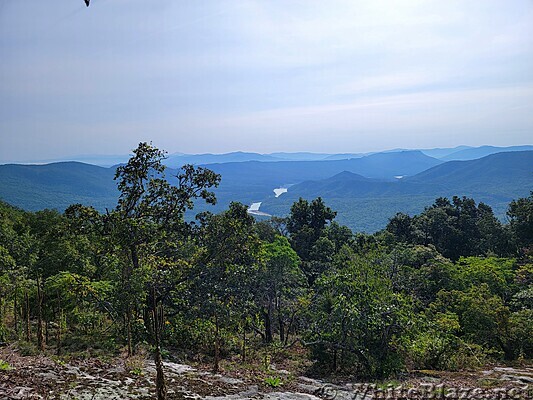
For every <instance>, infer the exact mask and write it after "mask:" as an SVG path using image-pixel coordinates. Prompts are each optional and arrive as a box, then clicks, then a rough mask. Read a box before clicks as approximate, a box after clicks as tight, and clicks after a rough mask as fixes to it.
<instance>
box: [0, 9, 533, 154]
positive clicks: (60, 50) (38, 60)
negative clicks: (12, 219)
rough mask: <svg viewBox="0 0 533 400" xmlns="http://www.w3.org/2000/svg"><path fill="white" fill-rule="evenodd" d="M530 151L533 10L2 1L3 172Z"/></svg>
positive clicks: (0, 112)
mask: <svg viewBox="0 0 533 400" xmlns="http://www.w3.org/2000/svg"><path fill="white" fill-rule="evenodd" d="M140 141H152V142H153V144H154V145H155V146H157V147H159V148H161V149H164V150H167V151H168V152H170V153H174V152H182V153H207V152H212V153H223V152H230V151H255V152H260V153H269V152H274V151H313V152H328V153H335V152H342V153H345V152H354V153H355V152H365V151H377V150H384V149H392V148H398V147H401V148H428V147H453V146H457V145H461V144H465V145H472V146H477V145H482V144H490V145H500V146H508V145H519V144H533V1H532V0H508V1H501V0H498V1H492V0H468V1H464V0H457V1H454V0H449V1H442V0H439V1H417V0H401V1H394V0H388V1H380V0H368V1H356V0H346V1H345V0H328V1H324V0H318V1H315V0H262V1H255V0H234V1H226V0H213V1H210V0H202V1H198V0H91V5H90V7H88V8H87V7H85V4H84V2H83V0H53V1H42V0H24V1H21V0H0V162H12V161H29V160H38V159H52V158H61V157H67V156H73V155H80V154H128V153H129V152H130V150H131V149H133V148H135V147H136V146H137V143H138V142H140Z"/></svg>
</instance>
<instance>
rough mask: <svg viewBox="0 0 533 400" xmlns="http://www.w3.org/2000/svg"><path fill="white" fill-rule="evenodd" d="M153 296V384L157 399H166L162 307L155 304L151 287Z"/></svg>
mask: <svg viewBox="0 0 533 400" xmlns="http://www.w3.org/2000/svg"><path fill="white" fill-rule="evenodd" d="M152 297H153V309H152V321H153V325H154V327H153V329H154V341H155V343H154V344H155V353H154V362H155V369H156V380H155V386H156V391H157V400H166V398H167V387H166V384H165V373H164V371H163V358H162V356H161V330H162V328H163V319H164V318H163V307H162V306H160V307H158V306H157V299H156V295H155V289H152Z"/></svg>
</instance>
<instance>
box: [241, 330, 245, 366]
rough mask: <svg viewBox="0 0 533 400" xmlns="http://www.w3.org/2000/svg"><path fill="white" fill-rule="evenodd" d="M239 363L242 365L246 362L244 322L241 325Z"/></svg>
mask: <svg viewBox="0 0 533 400" xmlns="http://www.w3.org/2000/svg"><path fill="white" fill-rule="evenodd" d="M241 361H242V363H243V364H244V363H245V362H246V322H244V323H243V325H242V352H241Z"/></svg>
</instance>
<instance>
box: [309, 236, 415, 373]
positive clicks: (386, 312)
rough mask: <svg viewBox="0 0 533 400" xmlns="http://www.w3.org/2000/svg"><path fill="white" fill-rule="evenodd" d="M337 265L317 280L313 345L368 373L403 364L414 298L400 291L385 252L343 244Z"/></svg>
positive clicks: (322, 355)
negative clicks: (363, 251) (401, 339)
mask: <svg viewBox="0 0 533 400" xmlns="http://www.w3.org/2000/svg"><path fill="white" fill-rule="evenodd" d="M334 265H335V266H334V268H332V269H331V270H329V271H327V272H326V273H325V274H324V275H323V276H321V277H320V278H319V279H318V281H317V284H316V288H315V290H316V299H315V301H314V302H313V306H312V311H311V328H310V331H309V333H308V339H309V340H310V342H309V343H308V344H309V345H311V346H312V351H313V353H314V355H315V356H316V357H318V359H319V362H321V363H330V365H331V367H332V369H333V370H336V369H337V368H341V369H345V370H350V369H352V370H353V369H355V372H357V373H358V374H360V375H362V376H385V375H387V374H388V373H390V372H393V371H395V370H397V369H398V368H401V362H400V359H399V355H398V353H397V351H396V345H395V342H396V339H397V337H398V335H400V334H401V332H402V330H403V329H404V328H405V327H406V324H407V323H408V320H409V315H410V309H411V306H410V303H409V301H408V299H407V298H406V297H404V296H403V295H401V294H397V293H394V292H393V290H392V282H391V281H390V279H389V278H388V276H389V268H390V265H389V264H388V262H387V258H386V257H384V255H383V254H367V255H366V256H359V255H356V254H355V253H354V252H353V250H351V249H350V248H348V247H346V246H345V247H343V248H342V249H341V251H340V252H339V254H338V256H337V258H336V260H335V264H334Z"/></svg>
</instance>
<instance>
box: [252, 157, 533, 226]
mask: <svg viewBox="0 0 533 400" xmlns="http://www.w3.org/2000/svg"><path fill="white" fill-rule="evenodd" d="M531 190H533V151H526V152H509V153H498V154H494V155H490V156H487V157H484V158H482V159H479V160H472V161H451V162H447V163H445V164H441V165H438V166H435V167H433V168H430V169H429V170H426V171H424V172H421V173H419V174H417V175H415V176H413V177H408V178H404V179H400V180H397V181H395V182H386V181H379V180H370V179H361V177H360V176H354V175H353V174H350V173H347V172H344V173H342V174H339V175H336V176H334V177H331V178H328V179H324V180H318V181H307V182H303V183H301V184H298V185H294V186H292V187H290V188H289V190H288V192H287V193H286V194H284V195H283V196H281V197H279V198H269V199H268V200H266V201H265V202H264V203H263V204H262V206H261V210H262V211H264V212H267V213H270V214H275V215H285V214H287V213H288V212H289V209H290V205H291V204H292V203H293V202H294V201H296V200H297V199H298V198H299V197H303V198H307V199H313V198H315V197H318V196H321V197H323V198H324V200H325V201H326V202H327V203H328V205H329V206H330V207H332V208H333V209H335V210H337V211H338V220H339V222H341V223H343V224H346V225H348V226H350V227H351V228H352V229H354V230H362V231H368V232H371V231H375V230H378V229H381V228H383V227H384V226H385V225H386V223H387V221H388V219H389V218H390V217H392V216H393V215H394V214H395V213H396V212H400V211H401V212H405V213H409V214H413V213H418V212H420V211H422V210H423V208H424V207H425V206H427V205H430V204H431V203H432V202H433V200H434V199H435V198H436V197H439V196H445V197H451V196H454V195H457V196H468V197H473V198H474V199H475V200H476V201H483V202H485V203H487V204H489V205H491V206H492V207H493V208H494V211H495V213H496V214H497V215H498V216H499V217H500V218H504V216H505V212H506V209H507V205H508V204H509V202H510V201H511V200H512V199H515V198H518V197H523V196H527V195H528V194H529V192H530V191H531Z"/></svg>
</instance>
